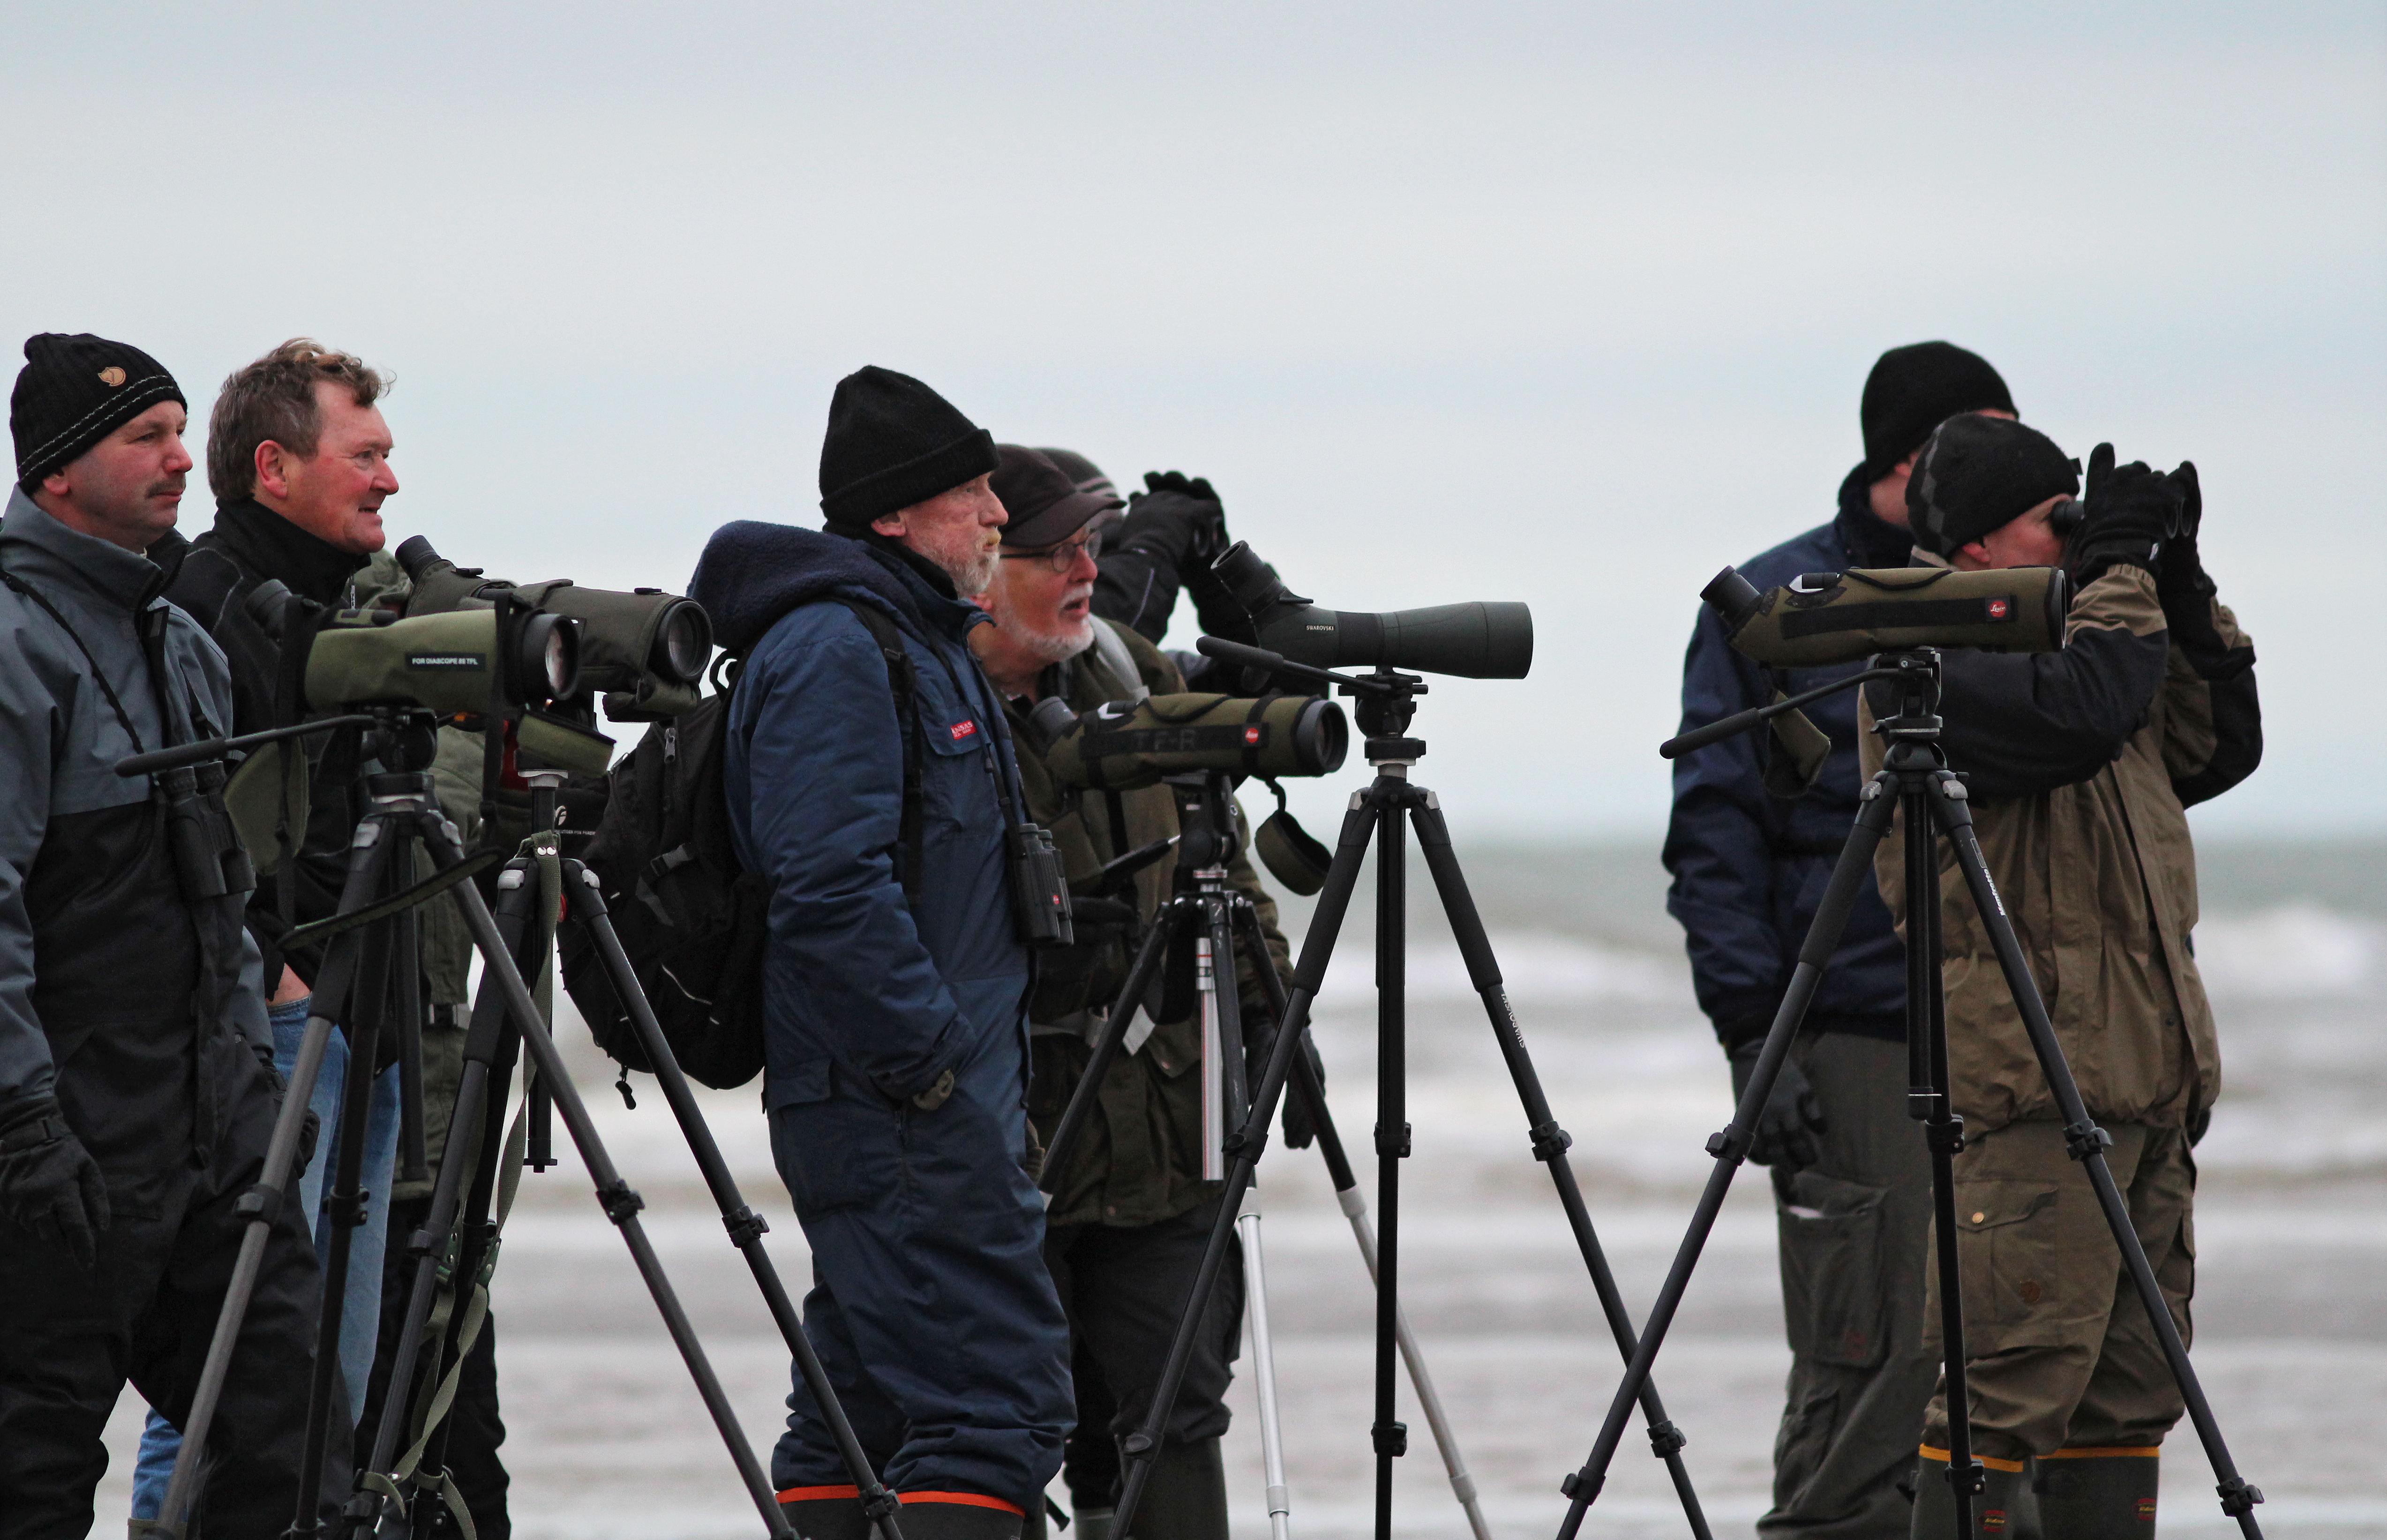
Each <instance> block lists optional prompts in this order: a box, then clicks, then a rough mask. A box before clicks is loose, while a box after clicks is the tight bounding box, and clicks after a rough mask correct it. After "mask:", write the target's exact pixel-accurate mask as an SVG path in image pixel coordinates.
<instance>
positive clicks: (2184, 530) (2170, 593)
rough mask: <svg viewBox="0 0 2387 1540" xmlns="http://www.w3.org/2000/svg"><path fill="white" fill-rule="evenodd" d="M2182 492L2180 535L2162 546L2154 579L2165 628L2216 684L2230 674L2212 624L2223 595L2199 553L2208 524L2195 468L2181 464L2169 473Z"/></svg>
mask: <svg viewBox="0 0 2387 1540" xmlns="http://www.w3.org/2000/svg"><path fill="white" fill-rule="evenodd" d="M2171 483H2172V485H2173V486H2177V487H2179V490H2180V511H2179V533H2178V534H2177V535H2174V536H2172V537H2171V538H2170V539H2169V540H2167V541H2166V542H2165V543H2164V557H2163V571H2162V572H2161V573H2159V574H2156V576H2155V597H2156V598H2157V599H2159V600H2162V601H2163V612H2164V622H2165V624H2166V625H2168V626H2169V627H2170V629H2171V634H2172V639H2173V640H2174V641H2176V642H2178V643H2179V645H2180V647H2181V649H2182V650H2185V651H2186V652H2187V654H2188V660H2189V663H2191V665H2193V666H2194V667H2195V669H2196V671H2197V672H2198V673H2199V674H2202V675H2204V676H2205V677H2206V678H2212V677H2214V675H2216V674H2217V673H2222V672H2227V671H2228V668H2229V650H2228V649H2227V648H2225V647H2223V646H2222V644H2221V631H2220V628H2219V627H2218V626H2217V625H2214V623H2213V596H2214V595H2215V594H2216V593H2217V592H2219V589H2218V588H2217V587H2216V586H2215V584H2214V581H2213V579H2212V578H2211V577H2209V576H2207V575H2205V571H2204V558H2203V557H2202V556H2201V555H2200V554H2199V553H2198V551H2197V549H2196V532H2197V529H2198V528H2199V526H2200V525H2202V524H2204V488H2203V487H2201V486H2198V485H2197V480H2196V463H2195V461H2187V460H2183V461H2180V462H2179V470H2177V471H2174V472H2173V473H2171Z"/></svg>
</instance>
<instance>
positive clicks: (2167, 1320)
mask: <svg viewBox="0 0 2387 1540" xmlns="http://www.w3.org/2000/svg"><path fill="white" fill-rule="evenodd" d="M1931 812H1932V816H1933V817H1934V818H1935V819H1937V820H1938V822H1939V827H1941V828H1942V829H1943V830H1945V831H1946V833H1947V836H1948V839H1949V842H1950V843H1951V844H1952V845H1953V846H1954V847H1955V849H1956V866H1957V869H1958V870H1960V871H1961V872H1963V873H1964V885H1965V886H1966V888H1968V889H1969V890H1971V892H1972V895H1973V906H1974V908H1975V909H1977V911H1978V912H1979V914H1980V916H1981V920H1982V923H1983V924H1984V926H1986V927H1987V928H1988V930H1989V940H1990V944H1991V945H1993V946H1994V947H1995V948H1996V949H1997V953H1998V967H1999V969H2000V970H2001V971H2002V972H2003V973H2004V975H2005V978H2006V987H2007V989H2008V990H2010V991H2012V992H2013V994H2014V1007H2015V1009H2016V1010H2018V1011H2019V1012H2020V1013H2021V1015H2022V1022H2023V1029H2024V1030H2025V1031H2027V1033H2029V1035H2030V1046H2031V1049H2032V1051H2033V1052H2034V1053H2035V1054H2037V1055H2038V1057H2039V1067H2040V1073H2042V1074H2044V1075H2045V1076H2046V1077H2047V1084H2048V1088H2049V1089H2050V1090H2051V1091H2052V1092H2053V1093H2054V1096H2055V1105H2056V1109H2057V1110H2058V1111H2059V1112H2061V1113H2062V1114H2063V1115H2064V1121H2065V1130H2064V1132H2065V1142H2067V1143H2068V1144H2069V1145H2070V1147H2071V1152H2072V1157H2073V1158H2074V1159H2075V1160H2078V1161H2079V1162H2080V1164H2081V1166H2082V1167H2083V1168H2085V1169H2086V1170H2087V1172H2088V1175H2089V1184H2090V1188H2091V1189H2093V1190H2094V1191H2095V1193H2096V1194H2097V1205H2098V1206H2099V1207H2100V1208H2102V1209H2103V1210H2104V1213H2105V1224H2106V1227H2107V1228H2108V1229H2110V1230H2111V1231H2113V1232H2114V1243H2115V1245H2116V1246H2118V1247H2119V1248H2120V1249H2121V1253H2122V1260H2123V1263H2124V1265H2125V1266H2126V1267H2128V1269H2129V1273H2130V1282H2131V1284H2132V1285H2133V1286H2134V1287H2135V1288H2136V1289H2137V1291H2138V1295H2139V1303H2140V1304H2141V1306H2144V1307H2145V1309H2146V1312H2147V1319H2148V1323H2149V1324H2150V1325H2151V1326H2153V1329H2154V1333H2155V1340H2156V1341H2157V1342H2158V1343H2160V1344H2162V1346H2163V1354H2164V1360H2165V1362H2166V1363H2167V1364H2168V1365H2169V1366H2170V1367H2171V1373H2172V1378H2173V1379H2174V1380H2175V1381H2177V1382H2179V1394H2180V1398H2181V1399H2182V1400H2183V1401H2185V1402H2186V1403H2187V1405H2188V1416H2189V1420H2190V1422H2191V1424H2192V1425H2193V1426H2194V1427H2195V1429H2196V1436H2197V1440H2198V1442H2200V1443H2201V1444H2203V1445H2204V1454H2205V1458H2207V1459H2209V1460H2211V1461H2212V1463H2213V1474H2214V1478H2215V1482H2216V1490H2217V1492H2218V1493H2219V1494H2220V1497H2221V1511H2222V1512H2224V1513H2226V1514H2228V1515H2229V1517H2230V1518H2232V1519H2235V1520H2236V1521H2238V1528H2239V1530H2240V1532H2241V1533H2242V1534H2244V1535H2245V1536H2246V1540H2260V1537H2261V1535H2262V1533H2263V1531H2262V1527H2261V1525H2259V1524H2258V1523H2257V1522H2256V1521H2255V1519H2254V1505H2255V1504H2256V1503H2259V1502H2261V1501H2262V1500H2263V1493H2262V1490H2261V1489H2260V1488H2259V1487H2255V1486H2253V1485H2251V1484H2249V1483H2248V1482H2247V1481H2246V1479H2245V1478H2244V1477H2243V1476H2242V1475H2240V1474H2239V1473H2238V1467H2237V1463H2236V1462H2235V1461H2234V1460H2232V1459H2231V1458H2230V1456H2229V1445H2228V1444H2226V1443H2224V1442H2223V1440H2222V1437H2221V1425H2220V1423H2218V1422H2217V1421H2216V1420H2214V1416H2213V1406H2212V1403H2210V1402H2208V1401H2207V1400H2206V1399H2205V1398H2204V1385H2203V1383H2202V1382H2199V1381H2198V1379H2197V1377H2196V1369H2195V1366H2194V1365H2192V1364H2191V1363H2190V1362H2189V1358H2188V1345H2187V1344H2185V1343H2183V1342H2181V1341H2180V1339H2179V1327H2178V1326H2177V1325H2176V1324H2174V1322H2173V1320H2172V1319H2171V1308H2170V1306H2167V1305H2166V1304H2165V1303H2164V1297H2163V1288H2162V1285H2161V1284H2159V1283H2158V1282H2157V1281H2156V1280H2155V1274H2154V1269H2153V1268H2152V1267H2150V1266H2149V1265H2148V1263H2147V1254H2146V1250H2145V1248H2144V1247H2142V1246H2141V1245H2140V1244H2139V1233H2138V1230H2137V1228H2136V1227H2135V1226H2134V1225H2132V1224H2131V1222H2130V1210H2129V1205H2128V1203H2127V1202H2126V1201H2124V1199H2123V1197H2122V1193H2121V1190H2120V1189H2119V1188H2118V1187H2116V1186H2115V1182H2114V1173H2113V1171H2112V1169H2111V1168H2108V1167H2107V1166H2106V1164H2105V1146H2106V1145H2108V1144H2110V1143H2112V1142H2113V1140H2112V1138H2111V1136H2109V1135H2108V1134H2107V1133H2106V1132H2105V1130H2103V1129H2101V1128H2099V1127H2098V1126H2097V1124H2096V1120H2095V1119H2093V1118H2092V1117H2090V1116H2089V1106H2088V1104H2087V1103H2086V1102H2085V1101H2083V1100H2082V1099H2081V1095H2080V1084H2079V1082H2078V1080H2075V1079H2073V1078H2072V1067H2071V1066H2070V1065H2068V1064H2067V1063H2065V1057H2064V1045H2063V1044H2062V1043H2061V1042H2059V1041H2057V1040H2056V1036H2055V1024H2054V1023H2053V1022H2052V1021H2051V1020H2050V1019H2049V1018H2048V1015H2047V1002H2046V1001H2045V1000H2044V999H2042V998H2041V997H2040V992H2039V984H2038V982H2037V980H2035V979H2033V978H2031V976H2030V965H2029V963H2028V962H2027V960H2026V959H2025V958H2024V956H2023V952H2022V942H2021V941H2020V940H2018V939H2017V938H2016V937H2015V935H2014V920H2013V919H2012V917H2011V916H2009V915H2007V913H2006V909H2005V903H2004V902H2003V901H2002V899H2000V898H1999V897H1998V890H1997V884H1996V883H1995V882H1994V881H1992V880H1991V879H1990V877H1989V862H1988V861H1987V859H1985V858H1984V857H1983V855H1982V854H1981V842H1980V839H1979V838H1978V837H1977V835H1976V834H1975V833H1974V832H1973V813H1972V808H1971V807H1970V805H1969V803H1968V801H1967V799H1966V797H1965V794H1964V786H1963V783H1961V782H1958V781H1955V780H1952V779H1947V780H1941V781H1939V783H1937V795H1935V796H1934V797H1933V798H1932V800H1931Z"/></svg>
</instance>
